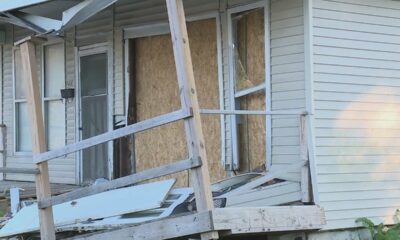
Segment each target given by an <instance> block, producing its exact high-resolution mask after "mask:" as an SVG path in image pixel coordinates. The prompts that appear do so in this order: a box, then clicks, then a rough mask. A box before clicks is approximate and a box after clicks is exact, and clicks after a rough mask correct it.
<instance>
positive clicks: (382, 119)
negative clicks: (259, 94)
mask: <svg viewBox="0 0 400 240" xmlns="http://www.w3.org/2000/svg"><path fill="white" fill-rule="evenodd" d="M313 2H314V5H313V24H314V27H313V32H314V37H313V42H314V48H313V52H314V56H313V57H314V98H315V99H314V104H315V137H316V139H315V143H316V161H317V182H318V190H319V199H320V204H321V206H322V207H323V208H324V209H325V211H326V218H327V222H328V224H327V226H326V229H338V228H349V227H354V226H356V224H355V222H354V220H355V219H356V218H358V217H369V218H371V219H373V220H374V221H375V223H380V222H385V223H386V224H391V223H393V214H394V213H395V211H396V209H397V208H399V207H400V177H399V176H400V175H399V173H400V161H399V160H398V159H399V157H400V151H399V149H400V141H399V140H398V134H399V133H400V124H399V120H400V115H399V111H398V109H399V108H400V97H399V96H400V48H399V43H400V2H398V1H389V0H381V1H376V0H346V1H344V0H337V1H330V0H315V1H313Z"/></svg>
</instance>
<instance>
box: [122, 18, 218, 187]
mask: <svg viewBox="0 0 400 240" xmlns="http://www.w3.org/2000/svg"><path fill="white" fill-rule="evenodd" d="M188 34H189V43H190V49H191V54H192V60H193V67H194V75H195V82H196V88H197V92H198V97H199V103H200V107H201V108H211V109H218V108H219V94H218V61H217V37H216V21H215V20H214V19H209V20H201V21H196V22H190V23H188ZM133 43H134V44H133V45H134V47H132V49H131V50H130V54H133V55H134V60H133V61H134V69H133V71H134V72H135V74H133V78H134V80H135V81H134V82H135V95H136V96H135V101H133V100H131V103H133V102H136V103H135V106H136V111H135V114H136V121H143V120H145V119H148V118H151V117H155V116H157V115H161V114H165V113H168V112H171V111H174V110H178V109H180V108H181V103H180V98H179V89H178V82H177V77H176V69H175V61H174V55H173V49H172V42H171V36H170V35H169V34H165V35H158V36H152V37H143V38H137V39H135V40H133ZM202 123H203V132H204V137H205V145H206V151H207V156H208V160H209V166H210V172H211V178H212V180H214V181H215V180H217V179H221V178H224V177H225V172H224V169H223V168H222V166H221V164H220V162H221V161H220V155H221V152H220V151H221V149H220V146H221V144H220V142H221V136H220V117H219V116H218V115H214V116H202ZM187 155H188V153H187V148H186V138H185V132H184V126H183V122H182V121H181V122H178V123H174V124H169V125H166V126H162V127H159V128H156V129H152V130H150V131H146V132H143V133H140V134H136V135H135V160H136V168H137V171H142V170H144V169H148V168H153V167H156V166H160V165H164V164H167V163H171V162H174V161H177V160H182V159H186V158H187ZM175 177H176V178H177V180H178V185H181V186H182V185H187V183H188V174H187V173H181V174H177V175H175Z"/></svg>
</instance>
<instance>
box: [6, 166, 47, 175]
mask: <svg viewBox="0 0 400 240" xmlns="http://www.w3.org/2000/svg"><path fill="white" fill-rule="evenodd" d="M0 173H20V174H33V175H35V174H39V173H40V171H39V169H32V168H31V169H28V168H0Z"/></svg>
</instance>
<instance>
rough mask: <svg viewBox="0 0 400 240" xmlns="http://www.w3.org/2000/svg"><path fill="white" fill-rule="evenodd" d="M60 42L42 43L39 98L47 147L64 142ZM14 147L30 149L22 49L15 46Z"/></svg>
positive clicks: (62, 60) (62, 72)
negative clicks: (43, 44) (40, 97)
mask: <svg viewBox="0 0 400 240" xmlns="http://www.w3.org/2000/svg"><path fill="white" fill-rule="evenodd" d="M64 66H65V64H64V46H63V44H53V45H45V46H44V47H43V75H42V77H43V81H42V97H43V98H42V100H43V102H42V103H43V112H44V124H45V132H46V140H47V147H48V149H49V150H52V149H54V148H57V147H61V146H63V145H64V144H65V107H64V103H63V102H62V99H61V94H60V89H63V88H64V86H65V69H64ZM13 69H14V90H15V91H14V104H15V151H16V152H18V153H29V152H31V151H32V140H31V131H30V124H29V115H28V106H27V99H26V93H25V86H24V83H23V79H22V66H21V52H20V50H19V49H15V50H14V67H13Z"/></svg>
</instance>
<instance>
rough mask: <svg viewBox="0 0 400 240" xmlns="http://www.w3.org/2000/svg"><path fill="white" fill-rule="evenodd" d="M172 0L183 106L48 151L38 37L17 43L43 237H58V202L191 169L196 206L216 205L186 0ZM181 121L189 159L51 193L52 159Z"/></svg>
mask: <svg viewBox="0 0 400 240" xmlns="http://www.w3.org/2000/svg"><path fill="white" fill-rule="evenodd" d="M166 3H167V12H168V19H169V25H170V29H171V39H172V45H173V51H174V58H175V66H176V72H177V78H178V85H179V93H180V99H181V105H182V110H180V111H177V112H173V113H168V114H166V115H163V116H159V117H156V118H153V119H149V120H146V121H143V122H139V123H136V124H133V125H130V126H127V127H125V128H121V129H118V130H115V131H112V132H108V133H105V134H102V135H99V136H96V137H93V138H89V139H86V140H83V141H80V142H77V143H74V144H71V145H68V146H66V147H63V148H60V149H57V150H54V151H50V152H47V153H43V152H45V150H46V146H45V139H44V136H45V134H44V124H43V117H42V116H43V115H42V113H43V111H42V108H41V101H40V91H39V84H38V83H39V81H38V77H37V71H36V69H35V68H36V59H35V39H34V38H28V39H26V40H23V41H20V42H18V43H16V45H20V47H21V57H22V69H23V78H24V79H25V84H26V90H27V102H28V106H29V114H30V118H31V119H32V121H31V133H32V134H31V135H32V142H33V154H34V163H36V165H37V167H38V169H39V173H38V174H36V189H37V197H38V206H39V218H40V233H41V239H46V240H48V239H49V240H53V239H55V227H54V219H53V212H52V206H53V205H54V204H57V203H62V202H67V201H72V200H74V199H76V198H79V197H83V196H89V195H92V194H95V193H99V192H102V191H107V190H110V189H113V188H118V187H123V186H127V185H131V184H134V183H137V182H140V181H144V180H147V179H151V178H157V177H160V176H164V175H167V174H171V173H175V172H179V171H184V170H187V169H190V170H191V174H190V175H191V178H192V186H193V190H194V194H195V197H196V206H197V209H198V211H199V212H208V211H211V210H212V209H213V200H212V195H211V190H210V176H209V172H208V162H207V156H206V151H205V144H204V137H203V131H202V126H201V119H200V109H199V103H198V97H197V91H196V87H195V82H194V74H193V66H192V60H191V55H190V47H189V39H188V34H187V28H186V20H185V13H184V9H183V2H182V0H166ZM178 120H183V121H184V125H185V132H186V139H187V148H188V153H189V154H188V155H189V157H188V158H189V159H188V160H184V161H182V162H177V163H173V164H170V165H168V166H164V167H159V168H155V169H151V170H147V171H145V172H142V173H137V174H134V175H131V176H128V177H125V178H122V179H117V180H113V181H110V182H108V183H105V184H102V185H97V186H90V187H87V188H83V189H79V190H76V191H73V192H70V193H68V194H63V195H59V196H55V197H52V196H51V193H50V184H49V171H48V163H47V162H48V161H49V160H51V159H54V158H57V157H60V156H63V155H66V154H69V153H73V152H76V151H80V150H83V149H86V148H89V147H92V146H95V145H98V144H101V143H104V142H108V141H111V140H114V139H117V138H120V137H123V136H126V135H130V134H134V133H137V132H140V131H144V130H147V129H151V128H154V127H157V126H161V125H164V124H167V123H171V122H175V121H178ZM201 238H202V239H217V238H218V233H217V232H215V231H210V232H205V233H201Z"/></svg>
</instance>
